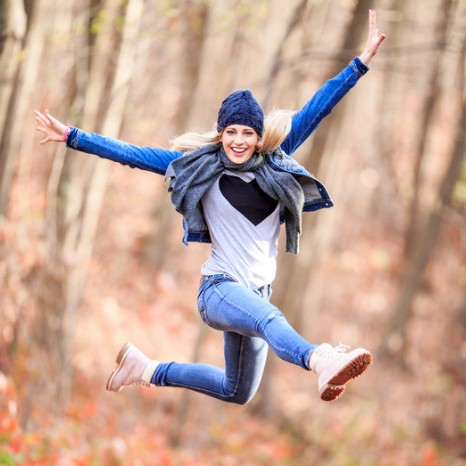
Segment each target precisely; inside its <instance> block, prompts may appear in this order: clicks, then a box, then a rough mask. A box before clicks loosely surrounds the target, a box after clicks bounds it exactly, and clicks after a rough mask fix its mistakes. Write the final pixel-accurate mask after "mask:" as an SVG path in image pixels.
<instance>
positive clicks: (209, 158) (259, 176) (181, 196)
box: [165, 144, 304, 254]
mask: <svg viewBox="0 0 466 466" xmlns="http://www.w3.org/2000/svg"><path fill="white" fill-rule="evenodd" d="M277 151H280V149H277ZM265 159H266V155H264V154H260V153H255V154H254V155H253V156H252V157H251V158H250V159H249V160H248V161H247V162H245V163H243V164H239V165H238V164H234V163H233V162H231V161H230V160H229V159H228V157H227V155H226V154H225V151H224V149H223V146H221V145H220V146H219V145H218V144H214V145H208V146H203V147H201V148H199V149H197V150H195V151H192V152H188V153H186V154H185V155H183V156H181V157H178V158H177V159H175V160H173V161H172V162H171V163H170V165H169V166H168V168H167V172H166V174H165V179H166V180H168V181H169V185H168V192H170V193H171V200H172V203H173V204H174V206H175V209H176V211H177V212H179V213H180V214H181V215H183V217H184V218H185V220H186V221H187V222H188V224H189V217H190V216H191V215H192V214H193V213H194V212H195V211H197V212H198V213H200V214H201V215H202V217H203V214H202V209H201V205H200V201H201V198H202V196H203V195H204V194H205V193H206V191H207V190H208V189H209V188H210V187H211V186H212V185H213V184H214V182H215V181H216V179H217V178H218V177H219V176H220V175H221V174H222V172H223V171H224V170H230V171H232V172H253V173H254V175H255V177H256V180H257V183H258V184H259V187H260V188H261V189H262V190H263V191H264V192H265V193H266V194H267V195H269V196H270V197H271V198H273V199H275V200H277V201H279V202H280V203H281V204H282V205H283V207H284V214H285V227H286V251H287V252H291V253H293V254H297V253H298V250H299V236H300V234H301V212H302V209H303V205H304V193H303V189H302V187H301V185H300V184H299V182H298V181H297V179H296V178H295V177H294V176H293V175H292V174H291V173H288V172H286V171H281V170H275V169H273V168H272V167H271V166H270V165H269V164H267V163H265Z"/></svg>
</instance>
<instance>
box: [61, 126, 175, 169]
mask: <svg viewBox="0 0 466 466" xmlns="http://www.w3.org/2000/svg"><path fill="white" fill-rule="evenodd" d="M66 145H67V147H71V148H72V149H76V150H79V151H81V152H87V153H88V154H94V155H97V156H99V157H102V158H104V159H108V160H112V161H114V162H118V163H121V164H123V165H127V166H129V167H131V168H140V169H141V170H148V171H151V172H154V173H158V174H159V175H165V172H166V170H167V168H168V165H170V162H171V161H172V160H174V159H176V158H178V157H180V156H181V155H183V153H182V152H179V151H173V150H168V149H159V148H154V147H147V146H136V145H133V144H128V143H126V142H124V141H121V140H119V139H114V138H109V137H105V136H101V135H100V134H96V133H88V132H86V131H83V130H81V129H78V128H71V130H70V132H69V134H68V139H67V140H66Z"/></svg>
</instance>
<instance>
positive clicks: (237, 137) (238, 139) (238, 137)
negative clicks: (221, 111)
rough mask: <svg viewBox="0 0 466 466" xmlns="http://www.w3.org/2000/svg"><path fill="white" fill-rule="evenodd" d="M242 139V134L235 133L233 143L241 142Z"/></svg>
mask: <svg viewBox="0 0 466 466" xmlns="http://www.w3.org/2000/svg"><path fill="white" fill-rule="evenodd" d="M243 141H244V138H243V135H242V134H237V135H236V136H235V144H242V143H243Z"/></svg>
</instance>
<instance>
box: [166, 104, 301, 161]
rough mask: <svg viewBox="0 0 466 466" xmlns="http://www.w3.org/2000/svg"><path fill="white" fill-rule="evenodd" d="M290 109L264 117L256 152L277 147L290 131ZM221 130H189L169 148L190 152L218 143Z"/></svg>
mask: <svg viewBox="0 0 466 466" xmlns="http://www.w3.org/2000/svg"><path fill="white" fill-rule="evenodd" d="M294 113H295V112H294V111H292V110H281V109H275V110H272V111H271V112H270V113H268V115H267V116H266V117H265V119H264V133H263V135H262V137H261V138H260V140H259V143H258V144H257V148H256V150H257V152H260V153H263V154H268V153H271V152H273V151H274V150H275V149H277V148H278V147H279V146H280V144H281V143H282V142H283V141H284V140H285V138H286V137H287V136H288V133H289V132H290V131H291V120H292V117H293V115H294ZM215 127H216V125H215ZM221 137H222V132H220V133H219V132H218V131H217V130H216V129H214V130H212V131H206V132H196V131H190V132H187V133H184V134H181V135H179V136H176V137H175V138H173V139H171V140H170V143H171V149H172V150H179V151H181V152H190V151H193V150H196V149H199V148H200V147H202V146H207V145H211V144H220V139H221Z"/></svg>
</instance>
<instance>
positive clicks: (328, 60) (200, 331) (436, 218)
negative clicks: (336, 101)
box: [0, 0, 466, 466]
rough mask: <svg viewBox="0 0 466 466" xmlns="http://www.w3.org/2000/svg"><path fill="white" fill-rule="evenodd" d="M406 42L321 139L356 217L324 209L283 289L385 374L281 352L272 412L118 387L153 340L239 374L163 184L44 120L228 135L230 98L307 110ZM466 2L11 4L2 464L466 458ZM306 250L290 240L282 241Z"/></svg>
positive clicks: (369, 463)
mask: <svg viewBox="0 0 466 466" xmlns="http://www.w3.org/2000/svg"><path fill="white" fill-rule="evenodd" d="M369 8H374V9H375V10H376V11H377V16H378V24H379V28H380V31H381V32H384V33H385V34H386V35H387V39H386V41H385V42H384V43H383V44H382V46H381V49H380V51H379V53H378V54H377V55H376V57H375V58H374V59H373V61H372V62H371V64H370V67H371V71H370V72H369V73H368V74H367V75H366V76H364V77H363V78H362V79H361V81H360V82H359V83H358V84H357V86H356V87H355V88H354V89H353V90H352V91H351V92H350V94H349V95H348V96H347V97H345V99H344V100H343V101H342V102H341V103H340V105H339V106H338V107H337V108H336V109H335V110H334V112H333V113H332V114H331V115H330V116H329V117H328V118H327V119H326V120H325V121H324V122H323V123H322V125H321V126H320V128H319V129H318V130H317V132H316V133H315V134H314V135H313V136H312V137H311V138H310V139H309V140H308V141H307V142H306V143H305V144H304V145H303V146H302V147H301V148H300V150H299V151H298V153H297V158H298V160H299V161H300V162H301V163H303V164H304V165H306V167H308V168H309V170H310V171H312V172H314V173H316V174H317V175H318V176H319V178H320V179H322V180H323V181H324V183H325V184H326V186H327V187H328V189H329V191H330V193H331V194H332V197H333V198H334V201H335V205H336V206H335V207H334V208H333V209H330V210H325V211H322V212H319V213H315V214H311V215H309V214H308V215H306V216H305V217H304V220H305V226H304V235H303V238H302V243H301V244H302V246H301V254H300V255H299V256H298V257H294V256H291V255H289V254H282V255H281V257H280V266H281V268H280V273H279V276H278V277H277V280H276V282H275V284H274V295H273V301H274V302H275V303H276V304H277V305H278V306H280V307H281V308H282V309H283V310H284V312H285V314H286V315H287V316H288V317H289V319H290V320H291V321H292V323H293V324H294V325H295V326H296V327H297V328H298V329H299V330H300V331H301V332H302V333H303V334H304V336H305V337H306V338H307V339H309V340H310V341H313V342H323V341H328V342H331V343H332V344H338V343H339V342H340V341H342V342H343V343H345V344H348V345H350V346H352V347H356V346H364V347H366V348H368V349H370V350H371V351H372V352H373V353H374V364H373V366H372V367H371V368H370V370H369V371H368V372H367V375H365V376H364V377H363V378H361V380H360V381H358V382H357V383H354V384H351V385H350V386H349V388H348V390H347V393H346V394H345V396H344V397H343V398H342V399H340V400H338V401H337V402H334V403H324V402H322V401H320V399H319V397H318V394H317V385H316V377H315V375H313V374H310V373H306V372H305V371H302V370H300V369H299V368H296V367H292V366H290V365H288V364H286V363H284V362H282V361H280V360H278V359H277V358H276V357H275V356H274V355H270V357H269V361H268V365H267V371H266V377H265V379H264V381H263V383H262V385H261V387H260V390H259V393H258V395H257V397H256V398H255V399H254V401H253V402H252V403H251V404H249V405H247V406H233V405H228V404H222V403H221V402H219V401H217V400H214V399H210V398H208V397H204V396H202V395H198V394H193V393H188V392H185V391H182V390H177V389H151V390H147V389H145V390H144V389H128V390H125V391H123V392H122V393H120V394H118V395H116V394H114V393H108V392H106V391H105V383H106V379H107V377H108V375H109V374H110V372H111V370H112V369H113V365H114V357H115V354H116V352H117V351H118V349H119V348H120V347H121V345H122V344H123V343H124V342H125V341H126V340H130V341H133V342H135V343H137V344H138V345H139V346H140V347H141V349H143V350H144V351H145V352H146V353H147V354H149V355H150V356H152V357H154V358H157V359H161V360H172V359H176V360H179V361H190V360H201V361H203V362H208V363H213V364H219V365H221V364H222V359H223V358H222V351H223V347H222V337H221V335H220V334H219V333H216V332H213V331H211V330H210V329H207V328H206V327H205V326H204V325H203V324H201V323H200V319H199V317H198V315H197V311H196V291H197V283H198V280H199V268H200V265H201V264H202V262H203V260H205V258H206V254H207V249H208V248H207V247H206V246H202V245H195V244H194V245H191V246H190V247H188V248H186V247H184V246H182V245H181V218H180V216H179V215H178V214H176V213H175V212H174V210H173V208H172V207H171V204H170V202H169V196H168V195H167V193H166V190H165V189H164V186H163V179H162V177H159V176H156V175H154V174H151V173H149V172H143V171H139V170H131V169H129V168H126V167H123V166H120V165H117V164H112V163H111V162H109V161H105V160H101V159H98V158H97V157H94V156H91V155H87V154H81V153H78V152H75V151H71V150H66V148H65V146H64V144H48V145H46V146H39V144H38V141H39V140H40V138H41V137H40V135H39V134H38V133H37V132H36V131H35V121H34V118H33V113H32V111H33V109H34V108H39V109H41V110H44V109H46V108H49V109H50V111H51V112H52V114H54V115H55V116H57V117H58V118H59V119H60V120H62V121H65V122H67V123H69V124H72V125H75V126H78V127H81V128H83V129H85V130H88V131H95V132H100V133H103V134H105V135H109V136H115V137H118V138H121V139H124V140H126V141H128V142H131V143H134V144H140V145H155V146H164V147H167V146H168V144H169V143H168V139H169V138H171V137H173V136H175V135H177V134H179V133H181V132H184V131H186V130H190V129H210V128H211V126H212V124H213V123H214V122H215V118H216V114H217V109H218V106H219V104H220V102H221V101H222V99H223V98H224V96H225V95H226V94H227V93H229V92H230V91H232V90H234V89H235V88H240V87H241V88H251V89H252V90H253V91H254V93H255V94H256V96H257V97H258V98H259V99H260V101H261V103H262V104H263V106H264V108H265V110H267V111H268V110H271V109H272V108H274V107H279V108H290V109H299V108H300V106H302V105H303V104H304V103H305V102H306V101H307V99H309V98H310V97H311V96H312V95H313V93H314V92H315V91H316V90H317V89H318V88H319V86H320V85H321V84H323V83H324V82H325V81H326V80H327V79H328V78H330V77H332V76H333V75H335V74H336V73H337V72H338V71H339V70H340V69H342V68H343V67H344V66H345V65H346V64H347V63H348V62H349V60H350V59H351V58H352V57H353V56H355V55H358V54H359V53H360V52H361V51H362V48H363V45H364V43H365V39H366V35H367V12H368V9H369ZM465 36H466V1H465V0H371V1H369V0H287V1H286V2H283V1H280V0H268V1H267V0H256V1H254V2H249V1H245V0H217V1H213V0H211V1H209V0H153V1H149V0H80V1H76V0H70V1H66V2H64V1H58V0H1V1H0V85H1V87H0V287H1V293H0V464H2V465H16V464H17V465H58V466H66V465H83V466H84V465H96V466H98V465H104V466H107V465H109V466H110V465H112V466H113V465H115V466H116V465H125V466H138V465H193V466H194V465H219V466H220V465H222V466H235V465H244V466H246V465H268V466H271V465H298V466H300V465H314V466H320V465H325V466H402V465H414V466H421V465H422V466H458V465H465V464H466V221H465V220H466V218H465V217H466V216H465V214H466V168H465V157H464V155H465V134H466V79H465V75H466V68H465V44H466V37H465ZM281 249H283V248H281Z"/></svg>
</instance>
